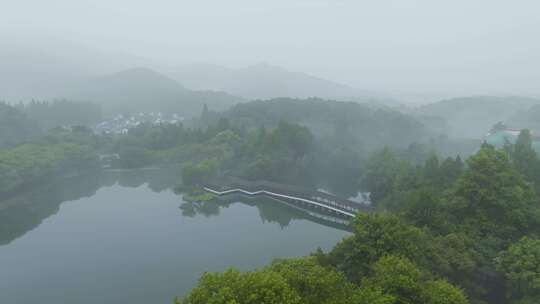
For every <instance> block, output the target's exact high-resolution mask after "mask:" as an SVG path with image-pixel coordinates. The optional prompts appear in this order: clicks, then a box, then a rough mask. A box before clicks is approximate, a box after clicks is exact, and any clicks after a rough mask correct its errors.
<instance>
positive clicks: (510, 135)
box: [484, 125, 540, 153]
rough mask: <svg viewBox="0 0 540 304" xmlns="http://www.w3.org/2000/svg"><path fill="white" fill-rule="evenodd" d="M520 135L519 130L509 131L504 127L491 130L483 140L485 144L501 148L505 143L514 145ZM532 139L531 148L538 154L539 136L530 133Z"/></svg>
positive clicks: (539, 146) (539, 151)
mask: <svg viewBox="0 0 540 304" xmlns="http://www.w3.org/2000/svg"><path fill="white" fill-rule="evenodd" d="M501 126H502V125H501ZM519 133H521V130H517V129H511V128H508V127H506V126H502V127H498V128H495V127H494V128H493V129H492V130H491V131H490V132H489V133H488V134H486V136H485V138H484V140H485V141H486V143H488V144H490V145H492V146H495V147H498V148H500V147H503V146H504V145H505V144H506V143H510V144H514V143H516V140H517V138H518V136H519ZM531 137H532V146H533V148H534V149H535V150H536V151H537V152H538V153H540V136H538V135H537V134H535V133H534V132H531Z"/></svg>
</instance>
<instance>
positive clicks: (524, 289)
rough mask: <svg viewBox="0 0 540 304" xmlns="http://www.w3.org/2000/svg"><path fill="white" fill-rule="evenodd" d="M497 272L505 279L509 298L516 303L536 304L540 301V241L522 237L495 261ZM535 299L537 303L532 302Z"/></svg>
mask: <svg viewBox="0 0 540 304" xmlns="http://www.w3.org/2000/svg"><path fill="white" fill-rule="evenodd" d="M496 267H497V271H499V272H500V273H502V274H503V275H504V277H505V278H506V279H507V282H508V285H509V287H510V293H509V298H510V299H512V300H516V303H517V302H519V301H518V300H521V301H523V302H519V303H529V302H530V303H538V301H539V300H540V240H538V239H532V238H529V237H524V238H522V239H521V240H519V241H518V242H517V243H515V244H512V245H511V246H510V247H508V249H506V250H504V251H502V252H501V253H500V254H499V256H498V257H497V259H496ZM533 299H536V301H537V302H533Z"/></svg>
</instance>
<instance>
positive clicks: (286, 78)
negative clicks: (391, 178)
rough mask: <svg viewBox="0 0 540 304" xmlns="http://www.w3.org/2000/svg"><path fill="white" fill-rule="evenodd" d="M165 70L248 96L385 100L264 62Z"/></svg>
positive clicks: (195, 85) (195, 84)
mask: <svg viewBox="0 0 540 304" xmlns="http://www.w3.org/2000/svg"><path fill="white" fill-rule="evenodd" d="M165 73H166V74H167V75H169V76H170V77H171V78H174V79H175V80H177V81H178V82H180V83H182V84H184V85H185V86H186V87H188V88H191V89H207V90H219V91H225V92H228V93H231V94H233V95H237V96H242V97H244V98H247V99H270V98H278V97H291V98H309V97H320V98H330V99H346V100H356V99H362V100H363V101H368V100H370V99H381V100H384V101H387V99H388V98H386V97H383V96H378V95H377V94H375V93H373V92H368V91H363V90H358V89H355V88H352V87H350V86H347V85H344V84H340V83H336V82H333V81H330V80H326V79H323V78H319V77H314V76H311V75H308V74H305V73H299V72H291V71H288V70H286V69H284V68H281V67H277V66H273V65H269V64H264V63H263V64H256V65H252V66H248V67H245V68H240V69H230V68H226V67H223V66H219V65H213V64H190V65H185V66H181V67H178V68H175V69H170V70H168V71H167V72H165Z"/></svg>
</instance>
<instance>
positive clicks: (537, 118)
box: [506, 104, 540, 135]
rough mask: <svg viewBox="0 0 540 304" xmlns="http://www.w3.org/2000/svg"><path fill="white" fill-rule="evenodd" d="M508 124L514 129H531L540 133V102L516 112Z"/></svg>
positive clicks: (535, 132)
mask: <svg viewBox="0 0 540 304" xmlns="http://www.w3.org/2000/svg"><path fill="white" fill-rule="evenodd" d="M506 124H507V125H508V126H509V127H510V128H512V129H529V130H531V131H533V133H534V134H535V135H540V104H536V105H533V106H532V107H530V108H527V109H525V110H520V111H518V112H516V113H515V114H514V115H513V116H512V117H510V118H509V119H508V120H507V121H506Z"/></svg>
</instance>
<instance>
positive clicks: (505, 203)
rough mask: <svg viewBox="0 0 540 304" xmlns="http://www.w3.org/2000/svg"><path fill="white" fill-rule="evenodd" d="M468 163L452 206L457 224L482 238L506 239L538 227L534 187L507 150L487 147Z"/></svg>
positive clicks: (518, 236)
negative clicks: (511, 162)
mask: <svg viewBox="0 0 540 304" xmlns="http://www.w3.org/2000/svg"><path fill="white" fill-rule="evenodd" d="M467 164H468V166H469V168H468V170H466V171H465V173H464V174H463V175H462V177H461V178H460V179H459V180H458V181H457V184H456V187H455V190H454V192H453V197H452V198H451V199H452V200H453V201H452V203H451V204H450V205H449V208H450V212H451V213H452V214H453V215H454V217H455V219H456V220H457V221H458V223H456V224H458V225H463V229H465V230H467V231H468V232H470V233H473V234H475V235H476V236H477V237H478V238H480V239H485V237H486V236H495V237H496V238H498V239H500V240H501V241H503V242H507V241H510V240H515V239H518V238H520V237H521V236H523V234H524V233H527V232H530V231H533V230H535V229H538V224H539V219H540V217H539V216H538V215H539V213H538V211H539V210H538V207H537V205H536V203H535V201H536V195H535V193H534V190H533V188H532V187H531V185H530V184H529V183H527V182H525V180H524V179H523V178H522V176H521V175H520V174H519V173H518V172H516V170H515V169H514V168H513V167H512V166H511V164H510V161H509V159H508V157H507V156H506V154H505V153H504V152H502V151H496V150H494V149H492V148H489V147H484V148H482V149H481V150H480V151H479V152H478V153H477V154H476V155H474V156H472V157H471V158H470V159H469V160H468V161H467Z"/></svg>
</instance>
